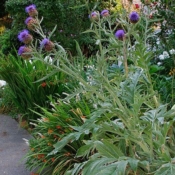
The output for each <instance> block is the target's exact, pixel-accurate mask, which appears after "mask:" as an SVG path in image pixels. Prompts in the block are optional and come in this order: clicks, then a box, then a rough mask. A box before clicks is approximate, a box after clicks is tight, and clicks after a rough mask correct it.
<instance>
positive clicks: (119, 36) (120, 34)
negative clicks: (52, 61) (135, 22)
mask: <svg viewBox="0 0 175 175" xmlns="http://www.w3.org/2000/svg"><path fill="white" fill-rule="evenodd" d="M115 37H116V38H117V39H119V40H123V39H124V37H125V32H124V30H122V29H120V30H117V32H116V33H115Z"/></svg>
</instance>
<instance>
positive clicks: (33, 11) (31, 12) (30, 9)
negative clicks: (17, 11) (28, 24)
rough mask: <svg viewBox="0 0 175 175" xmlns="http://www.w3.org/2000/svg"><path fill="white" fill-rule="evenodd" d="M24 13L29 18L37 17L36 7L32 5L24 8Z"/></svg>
mask: <svg viewBox="0 0 175 175" xmlns="http://www.w3.org/2000/svg"><path fill="white" fill-rule="evenodd" d="M25 11H26V13H28V14H29V16H31V17H35V16H37V15H38V11H37V10H36V5H34V4H32V5H29V6H27V7H26V8H25Z"/></svg>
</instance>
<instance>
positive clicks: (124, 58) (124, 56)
mask: <svg viewBox="0 0 175 175" xmlns="http://www.w3.org/2000/svg"><path fill="white" fill-rule="evenodd" d="M123 65H124V68H125V75H126V77H128V62H127V49H126V43H125V41H124V42H123Z"/></svg>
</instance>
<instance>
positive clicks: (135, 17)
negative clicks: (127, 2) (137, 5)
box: [129, 12, 140, 23]
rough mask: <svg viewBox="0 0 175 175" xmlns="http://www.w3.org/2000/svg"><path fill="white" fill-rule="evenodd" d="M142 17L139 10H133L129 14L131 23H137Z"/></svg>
mask: <svg viewBox="0 0 175 175" xmlns="http://www.w3.org/2000/svg"><path fill="white" fill-rule="evenodd" d="M139 19H140V17H139V14H138V13H137V12H131V13H130V15H129V20H130V22H131V23H137V22H138V21H139Z"/></svg>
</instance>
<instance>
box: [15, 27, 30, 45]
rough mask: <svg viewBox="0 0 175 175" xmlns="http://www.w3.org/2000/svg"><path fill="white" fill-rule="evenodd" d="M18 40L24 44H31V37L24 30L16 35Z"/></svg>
mask: <svg viewBox="0 0 175 175" xmlns="http://www.w3.org/2000/svg"><path fill="white" fill-rule="evenodd" d="M18 39H19V41H21V42H23V43H25V44H29V43H31V42H32V40H33V37H32V35H30V34H29V31H28V30H26V29H25V30H23V31H21V32H20V33H19V34H18Z"/></svg>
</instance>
